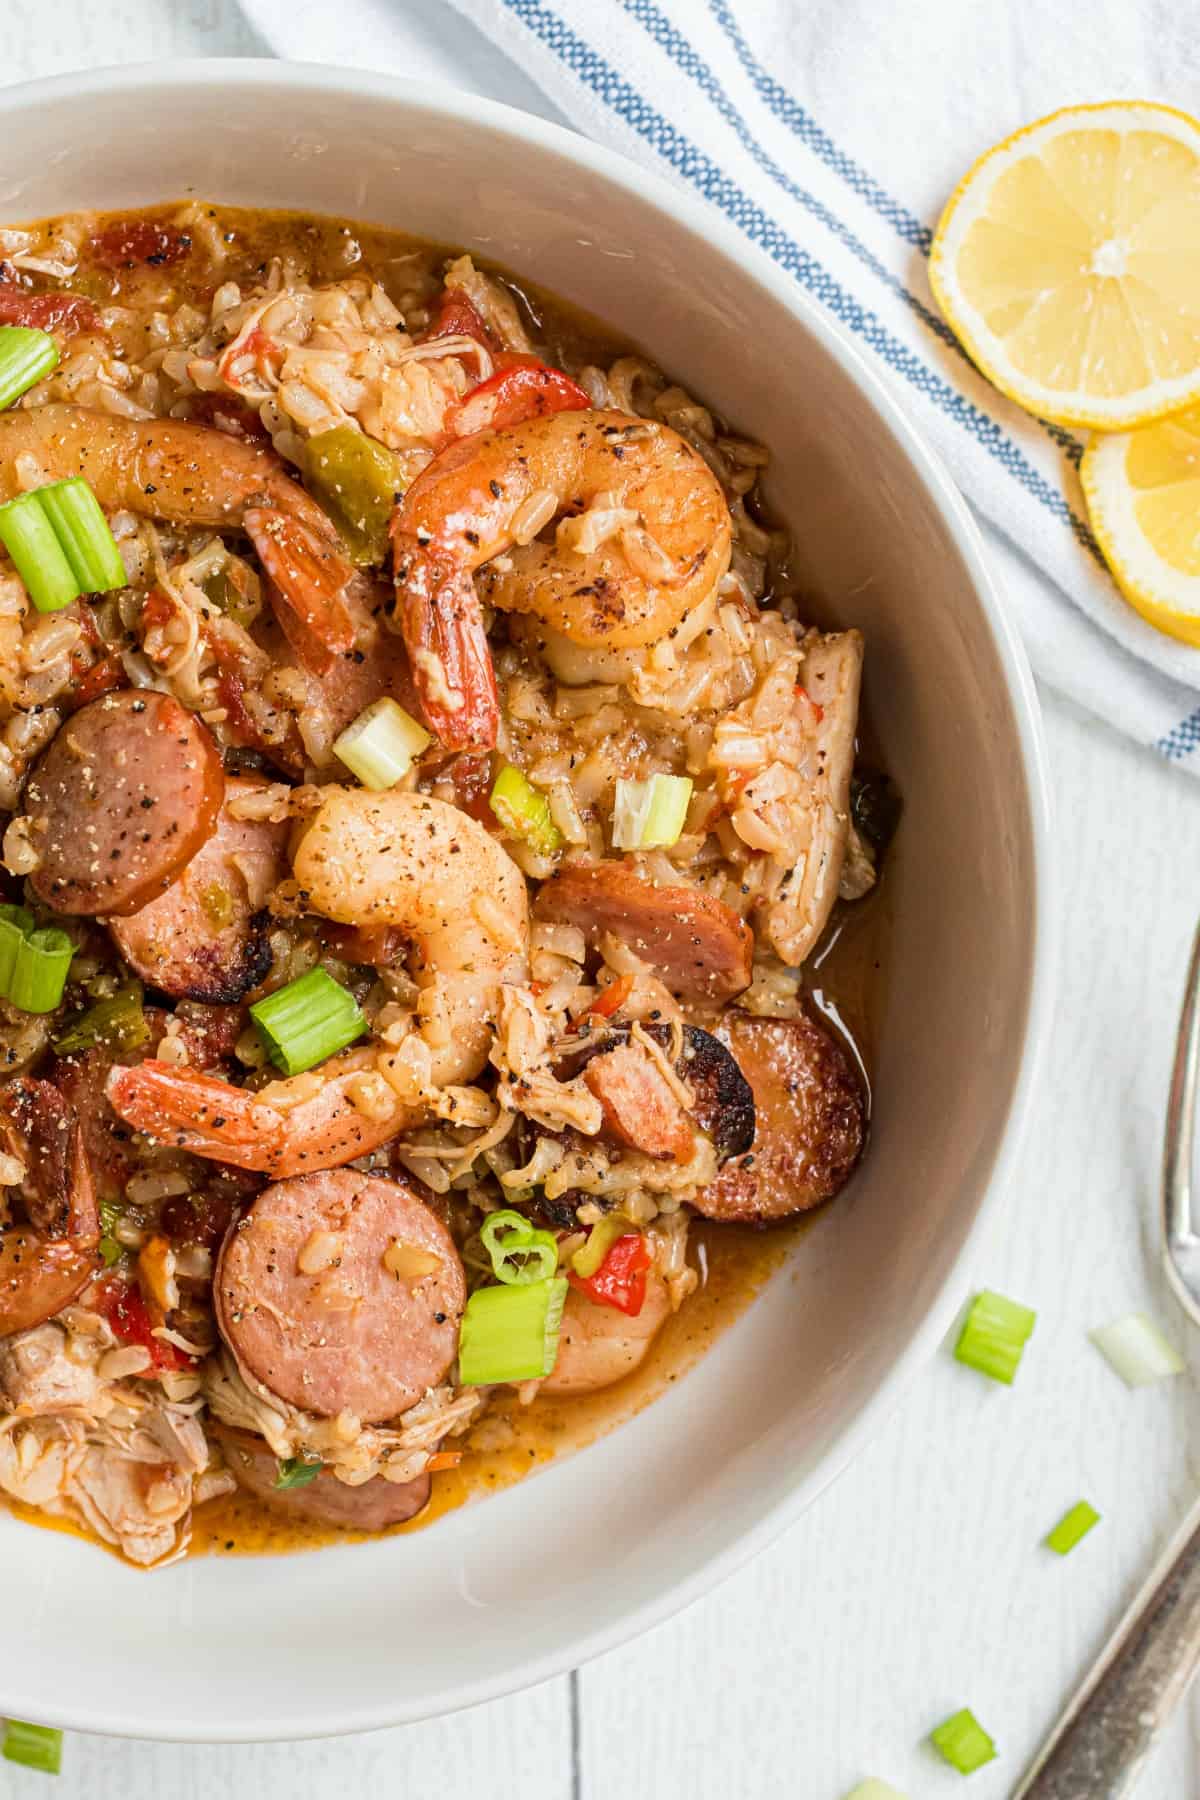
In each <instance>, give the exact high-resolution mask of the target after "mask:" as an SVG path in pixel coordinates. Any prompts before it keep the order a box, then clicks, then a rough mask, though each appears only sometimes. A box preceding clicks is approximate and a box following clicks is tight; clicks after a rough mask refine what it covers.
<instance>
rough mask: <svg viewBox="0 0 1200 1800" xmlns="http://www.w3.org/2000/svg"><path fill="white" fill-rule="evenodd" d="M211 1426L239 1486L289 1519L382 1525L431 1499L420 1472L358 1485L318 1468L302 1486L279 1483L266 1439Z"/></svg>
mask: <svg viewBox="0 0 1200 1800" xmlns="http://www.w3.org/2000/svg"><path fill="white" fill-rule="evenodd" d="M214 1429H215V1432H216V1435H217V1437H218V1438H219V1439H220V1442H221V1448H222V1450H223V1451H224V1452H225V1461H226V1462H227V1463H228V1465H229V1470H230V1473H231V1474H232V1475H233V1476H234V1478H235V1480H236V1481H237V1484H238V1486H239V1487H243V1488H245V1490H246V1492H247V1493H248V1494H253V1495H254V1496H255V1498H256V1499H258V1500H263V1501H265V1502H266V1504H267V1505H268V1506H270V1507H273V1508H274V1509H275V1510H276V1511H277V1512H281V1513H289V1514H290V1515H291V1517H292V1518H293V1519H311V1520H312V1521H313V1523H314V1524H316V1525H336V1526H337V1527H338V1529H339V1530H341V1531H383V1530H385V1529H386V1528H387V1526H389V1525H402V1524H403V1523H404V1521H405V1520H406V1519H412V1518H415V1517H416V1515H417V1514H418V1513H419V1512H420V1511H421V1509H422V1507H424V1506H428V1504H429V1490H430V1487H431V1485H432V1484H431V1481H430V1477H429V1476H428V1475H418V1476H417V1477H416V1479H415V1481H385V1480H384V1479H383V1476H382V1475H376V1476H375V1477H374V1479H373V1480H371V1481H364V1482H363V1483H362V1485H361V1486H360V1487H348V1486H347V1485H346V1483H345V1482H344V1481H339V1480H338V1478H337V1476H336V1475H334V1474H332V1473H331V1472H330V1471H329V1470H328V1469H322V1471H321V1473H320V1474H319V1475H318V1476H317V1477H316V1479H315V1480H314V1481H310V1482H308V1483H307V1484H306V1485H305V1486H304V1487H298V1488H277V1487H276V1486H275V1482H276V1479H277V1478H278V1475H279V1463H278V1461H277V1460H276V1457H275V1452H274V1451H273V1450H272V1449H271V1447H270V1445H269V1444H267V1443H264V1441H263V1439H262V1438H260V1437H255V1436H254V1435H253V1433H252V1432H249V1431H235V1430H234V1429H233V1428H232V1427H231V1426H229V1425H221V1424H217V1423H216V1422H215V1421H214Z"/></svg>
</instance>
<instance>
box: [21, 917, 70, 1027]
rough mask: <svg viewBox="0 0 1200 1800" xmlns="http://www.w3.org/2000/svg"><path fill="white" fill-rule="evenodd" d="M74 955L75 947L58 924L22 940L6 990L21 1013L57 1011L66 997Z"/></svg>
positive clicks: (33, 932)
mask: <svg viewBox="0 0 1200 1800" xmlns="http://www.w3.org/2000/svg"><path fill="white" fill-rule="evenodd" d="M74 954H75V946H74V944H73V943H72V942H71V940H70V938H69V937H68V936H67V934H66V932H65V931H60V930H59V929H58V927H57V925H48V926H46V927H45V928H44V929H43V930H41V931H31V932H30V933H29V934H28V936H27V937H23V938H22V939H21V942H20V943H19V944H18V945H17V955H16V960H15V962H14V963H13V971H12V975H11V977H10V978H9V983H8V990H7V992H8V998H9V1000H10V1001H11V1002H12V1004H13V1005H14V1006H15V1007H16V1008H17V1009H18V1011H19V1012H27V1013H49V1012H53V1011H54V1009H55V1007H56V1006H57V1005H58V1003H59V1001H60V1000H61V999H62V997H63V989H64V988H65V987H66V985H67V970H68V969H69V968H70V967H71V958H72V957H73V956H74Z"/></svg>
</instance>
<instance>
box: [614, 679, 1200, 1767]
mask: <svg viewBox="0 0 1200 1800" xmlns="http://www.w3.org/2000/svg"><path fill="white" fill-rule="evenodd" d="M1049 725H1050V739H1051V749H1052V754H1053V761H1054V768H1055V778H1056V789H1057V800H1058V828H1059V834H1060V838H1061V840H1062V852H1063V856H1062V869H1063V876H1064V888H1065V894H1064V900H1065V913H1066V917H1065V930H1064V971H1063V984H1062V993H1061V999H1060V1003H1059V1007H1058V1022H1057V1027H1056V1032H1055V1039H1054V1044H1053V1047H1052V1054H1051V1059H1050V1066H1049V1068H1048V1070H1047V1074H1046V1080H1045V1085H1044V1088H1043V1091H1042V1094H1041V1098H1040V1101H1039V1104H1038V1107H1037V1114H1036V1118H1035V1121H1034V1129H1033V1132H1032V1134H1031V1137H1030V1140H1029V1142H1028V1144H1027V1146H1026V1149H1025V1152H1024V1155H1023V1158H1022V1160H1021V1163H1020V1166H1019V1170H1018V1173H1017V1176H1016V1179H1015V1181H1014V1182H1013V1184H1012V1190H1011V1192H1010V1193H1009V1195H1008V1196H1007V1200H1006V1202H1005V1204H1004V1205H1003V1207H1002V1209H1001V1214H1000V1217H999V1218H998V1219H997V1220H996V1221H995V1223H994V1225H993V1228H992V1231H991V1235H990V1242H989V1243H988V1244H987V1245H986V1246H985V1248H984V1252H983V1254H982V1255H981V1257H980V1261H979V1267H978V1270H977V1275H978V1279H979V1281H980V1283H981V1284H982V1285H989V1286H994V1287H996V1288H999V1289H1000V1290H1001V1291H1002V1292H1005V1293H1008V1294H1011V1295H1012V1296H1013V1297H1014V1298H1017V1299H1020V1300H1023V1301H1026V1302H1028V1303H1029V1304H1030V1305H1033V1306H1035V1307H1037V1308H1038V1309H1039V1322H1038V1327H1037V1331H1036V1334H1035V1336H1034V1339H1033V1341H1032V1344H1031V1346H1030V1348H1029V1351H1028V1352H1027V1355H1026V1361H1025V1365H1024V1367H1023V1368H1022V1370H1021V1373H1020V1375H1019V1377H1018V1381H1017V1385H1016V1386H1015V1387H1014V1388H1013V1390H1012V1391H1011V1392H1010V1391H1008V1390H1006V1389H1003V1388H1000V1387H998V1386H995V1385H994V1384H991V1383H987V1382H985V1381H984V1380H982V1379H981V1378H980V1377H978V1376H976V1375H974V1374H973V1373H972V1372H970V1371H968V1370H965V1369H962V1368H960V1367H959V1366H958V1365H957V1364H956V1363H954V1362H953V1361H952V1360H951V1358H950V1357H949V1355H948V1353H946V1352H943V1354H942V1355H941V1356H939V1358H938V1359H937V1360H936V1361H935V1363H934V1364H933V1365H932V1366H931V1367H930V1368H929V1369H928V1370H927V1371H926V1372H925V1373H924V1374H923V1375H922V1376H921V1377H920V1379H919V1380H918V1383H917V1385H916V1387H915V1389H914V1390H913V1391H912V1392H911V1393H910V1394H909V1395H908V1397H907V1399H906V1401H905V1403H904V1405H903V1406H902V1409H901V1410H900V1412H899V1413H898V1414H897V1416H896V1417H895V1418H894V1420H893V1421H892V1422H891V1424H890V1427H889V1428H888V1429H887V1430H886V1431H885V1432H884V1434H883V1435H882V1436H881V1437H880V1438H879V1439H878V1440H877V1441H876V1442H875V1443H874V1444H873V1445H872V1446H871V1447H870V1448H869V1450H868V1451H867V1452H866V1454H865V1455H864V1456H863V1457H862V1458H861V1459H860V1461H859V1462H858V1463H857V1464H855V1465H854V1467H853V1468H852V1469H851V1470H850V1471H849V1472H848V1473H847V1475H846V1476H844V1477H843V1479H842V1480H841V1481H840V1482H839V1483H838V1484H837V1486H836V1487H835V1488H834V1489H833V1490H832V1491H831V1492H830V1493H828V1494H827V1495H826V1496H825V1497H824V1498H823V1500H822V1501H821V1502H820V1503H819V1504H818V1505H817V1506H816V1507H814V1508H813V1510H812V1511H811V1512H810V1513H809V1514H808V1515H807V1517H806V1518H805V1519H804V1520H803V1521H801V1523H800V1524H798V1525H797V1526H796V1527H795V1528H794V1529H793V1530H792V1532H791V1533H790V1534H789V1535H788V1536H787V1537H786V1538H785V1539H784V1540H783V1541H782V1542H781V1543H780V1544H778V1545H777V1546H775V1548H774V1549H772V1550H771V1551H769V1552H768V1553H767V1554H766V1555H765V1556H763V1557H762V1558H761V1559H760V1560H759V1561H758V1562H757V1563H756V1564H754V1565H753V1566H752V1567H751V1568H750V1569H749V1570H747V1571H745V1572H744V1573H743V1574H742V1575H741V1576H739V1577H737V1578H735V1579H734V1580H733V1581H732V1582H731V1583H729V1584H728V1585H727V1586H726V1587H724V1588H722V1589H721V1590H720V1591H719V1592H718V1593H716V1594H715V1595H713V1596H711V1597H710V1598H709V1599H708V1600H707V1601H704V1602H702V1603H701V1604H700V1605H699V1606H697V1607H695V1608H693V1609H692V1610H691V1611H690V1612H688V1613H687V1614H685V1615H684V1616H683V1617H681V1618H680V1619H678V1620H677V1621H675V1622H673V1623H672V1624H670V1625H668V1626H665V1627H663V1628H661V1629H660V1630H658V1631H657V1632H655V1633H654V1634H653V1635H652V1636H650V1637H648V1638H646V1639H643V1640H642V1642H641V1643H639V1644H637V1645H635V1646H633V1647H631V1648H630V1649H628V1650H626V1651H624V1652H622V1653H621V1654H619V1655H616V1656H610V1657H608V1658H606V1659H605V1660H604V1661H602V1662H600V1663H599V1664H596V1665H593V1666H592V1667H591V1668H589V1669H585V1670H584V1671H583V1675H582V1694H583V1708H582V1711H583V1753H584V1768H585V1771H586V1782H585V1789H584V1792H585V1800H624V1797H625V1796H627V1795H629V1794H631V1793H652V1794H654V1795H655V1796H656V1800H674V1797H675V1796H680V1797H682V1796H684V1795H686V1796H688V1797H689V1800H726V1797H727V1796H728V1795H730V1794H746V1795H753V1796H755V1800H784V1797H785V1796H786V1797H787V1800H837V1796H839V1795H842V1794H844V1793H845V1792H846V1791H847V1790H848V1789H850V1788H851V1787H852V1786H853V1785H854V1783H855V1782H856V1781H857V1780H859V1779H861V1778H862V1776H863V1775H865V1774H867V1773H875V1774H878V1775H880V1776H882V1777H884V1778H886V1779H888V1780H891V1781H892V1782H894V1783H895V1784H896V1785H897V1786H898V1787H899V1788H901V1789H902V1790H904V1791H905V1792H906V1793H908V1794H910V1795H912V1796H913V1800H936V1796H938V1795H943V1794H944V1795H946V1796H949V1795H952V1794H955V1793H957V1792H958V1791H959V1789H958V1785H957V1784H958V1782H959V1780H960V1777H959V1776H958V1775H956V1774H955V1773H953V1772H952V1771H951V1770H949V1769H948V1768H945V1767H944V1766H942V1765H939V1763H938V1762H937V1761H935V1760H934V1757H933V1755H932V1753H931V1752H930V1751H928V1750H926V1749H922V1748H921V1747H920V1740H921V1739H922V1738H923V1736H924V1735H925V1734H926V1733H927V1732H928V1730H929V1729H930V1727H931V1726H933V1725H934V1724H936V1723H937V1722H938V1721H939V1720H940V1719H941V1718H943V1717H944V1716H946V1715H947V1714H949V1713H950V1712H952V1711H955V1710H956V1709H957V1708H958V1707H960V1706H963V1705H968V1706H971V1707H972V1708H973V1709H974V1710H975V1712H976V1713H977V1715H978V1717H979V1718H980V1720H981V1721H982V1722H983V1723H984V1725H985V1726H986V1727H987V1728H988V1729H989V1730H990V1731H991V1733H992V1734H993V1736H994V1737H995V1738H996V1739H997V1740H998V1741H999V1744H1000V1746H1001V1749H1002V1752H1003V1756H1002V1760H1000V1761H998V1762H997V1763H995V1764H994V1765H993V1766H992V1767H990V1768H989V1769H987V1770H984V1771H981V1772H980V1773H979V1774H977V1775H976V1776H975V1777H974V1778H973V1780H972V1783H971V1790H970V1791H971V1795H972V1797H973V1800H1001V1796H1003V1795H1006V1794H1008V1793H1010V1792H1011V1789H1012V1786H1013V1784H1014V1782H1015V1780H1016V1779H1017V1776H1018V1774H1019V1773H1020V1772H1021V1770H1022V1768H1023V1766H1024V1764H1025V1763H1026V1761H1027V1760H1028V1758H1029V1757H1030V1755H1031V1753H1032V1752H1033V1750H1034V1747H1035V1744H1036V1743H1037V1741H1038V1740H1039V1738H1040V1737H1041V1736H1042V1734H1043V1733H1044V1732H1045V1730H1046V1728H1047V1727H1048V1726H1049V1724H1050V1723H1051V1721H1052V1718H1053V1717H1054V1715H1055V1714H1056V1711H1057V1709H1058V1707H1059V1706H1060V1704H1061V1702H1062V1701H1063V1699H1064V1698H1065V1697H1066V1694H1067V1692H1068V1690H1069V1689H1070V1687H1071V1686H1072V1684H1073V1682H1074V1680H1075V1679H1076V1678H1077V1676H1078V1675H1080V1674H1081V1673H1082V1671H1083V1667H1084V1664H1085V1662H1086V1661H1087V1659H1088V1657H1089V1655H1090V1653H1091V1652H1092V1651H1093V1650H1094V1649H1096V1648H1098V1647H1099V1645H1100V1643H1101V1642H1102V1640H1103V1638H1104V1636H1105V1633H1106V1631H1107V1629H1108V1627H1109V1625H1110V1623H1111V1622H1113V1621H1114V1620H1115V1618H1116V1617H1117V1616H1118V1615H1119V1613H1120V1611H1121V1608H1122V1604H1123V1601H1124V1598H1125V1597H1126V1596H1127V1595H1128V1594H1129V1593H1130V1592H1132V1590H1133V1589H1134V1588H1135V1587H1136V1586H1137V1584H1138V1582H1139V1580H1140V1578H1141V1576H1142V1574H1143V1573H1144V1571H1145V1570H1146V1568H1147V1567H1148V1564H1149V1562H1150V1560H1151V1559H1152V1557H1153V1555H1154V1554H1155V1553H1156V1551H1157V1549H1158V1548H1159V1546H1160V1545H1161V1543H1162V1541H1163V1540H1164V1538H1165V1537H1166V1535H1167V1534H1168V1532H1169V1531H1170V1529H1171V1527H1172V1525H1173V1522H1174V1521H1175V1520H1176V1519H1177V1518H1178V1516H1179V1515H1180V1513H1181V1512H1182V1510H1183V1508H1184V1506H1185V1504H1186V1501H1187V1498H1188V1494H1189V1478H1188V1469H1189V1465H1190V1466H1191V1467H1192V1468H1195V1466H1196V1464H1197V1454H1196V1452H1197V1422H1196V1420H1197V1409H1196V1402H1195V1392H1194V1388H1193V1387H1192V1385H1191V1384H1190V1383H1189V1382H1185V1381H1179V1382H1176V1383H1173V1384H1168V1385H1167V1386H1166V1387H1165V1388H1162V1389H1158V1390H1149V1391H1143V1392H1141V1393H1138V1394H1130V1393H1128V1392H1126V1390H1125V1389H1124V1388H1123V1386H1122V1385H1121V1384H1120V1383H1119V1382H1118V1381H1117V1379H1116V1377H1115V1376H1114V1375H1112V1373H1111V1372H1110V1371H1109V1369H1108V1368H1107V1366H1106V1365H1105V1364H1104V1363H1103V1362H1102V1360H1101V1359H1100V1357H1099V1356H1098V1354H1097V1353H1096V1352H1095V1351H1094V1350H1093V1349H1092V1348H1091V1346H1090V1345H1089V1344H1088V1342H1087V1339H1086V1336H1085V1333H1086V1331H1087V1330H1088V1328H1089V1327H1091V1326H1093V1325H1096V1324H1099V1323H1103V1322H1105V1321H1107V1320H1109V1319H1111V1318H1113V1317H1114V1316H1116V1315H1117V1314H1119V1313H1121V1312H1123V1311H1125V1310H1128V1309H1131V1308H1134V1307H1143V1306H1145V1307H1148V1308H1149V1309H1150V1310H1151V1311H1153V1312H1154V1313H1155V1314H1156V1316H1158V1317H1159V1318H1161V1319H1162V1320H1163V1321H1164V1322H1165V1323H1166V1324H1167V1325H1168V1326H1169V1328H1170V1330H1171V1332H1172V1334H1173V1335H1174V1336H1175V1337H1176V1338H1177V1339H1178V1340H1179V1341H1180V1342H1183V1341H1184V1328H1183V1325H1182V1322H1181V1320H1180V1318H1179V1315H1178V1313H1177V1312H1176V1310H1175V1309H1174V1306H1173V1303H1172V1302H1171V1300H1170V1298H1169V1297H1168V1295H1167V1293H1166V1291H1165V1287H1164V1284H1163V1282H1162V1280H1161V1279H1160V1277H1159V1275H1158V1272H1157V1252H1156V1248H1155V1235H1154V1222H1153V1217H1152V1209H1153V1206H1154V1203H1155V1199H1156V1179H1157V1165H1158V1155H1159V1132H1160V1121H1161V1117H1162V1110H1163V1104H1164V1099H1165V1092H1166V1078H1167V1068H1168V1062H1169V1057H1170V1050H1171V1039H1172V1035H1173V1031H1174V1022H1175V1015H1176V1010H1177V1005H1178V998H1179V995H1178V988H1179V984H1180V981H1181V979H1182V974H1183V969H1184V965H1185V961H1186V953H1187V946H1188V941H1189V938H1190V935H1191V932H1192V929H1193V926H1194V924H1195V916H1196V911H1197V904H1198V895H1197V889H1196V885H1195V882H1194V881H1193V880H1191V879H1190V871H1192V870H1194V868H1195V866H1196V845H1197V841H1198V838H1200V795H1197V793H1196V790H1195V788H1194V787H1193V786H1192V785H1191V784H1190V783H1189V782H1188V781H1187V780H1186V779H1185V778H1183V777H1179V776H1173V775H1172V774H1170V773H1169V772H1167V771H1165V770H1163V769H1161V768H1159V767H1158V766H1156V765H1155V764H1153V763H1152V762H1151V760H1150V759H1149V758H1148V757H1144V756H1140V755H1138V754H1136V753H1134V752H1132V751H1131V750H1130V749H1129V748H1128V747H1127V746H1126V745H1124V744H1122V743H1120V742H1119V741H1118V740H1117V739H1116V738H1114V737H1113V736H1111V735H1109V734H1108V733H1106V732H1105V731H1104V730H1103V729H1102V728H1100V727H1097V726H1095V725H1092V724H1083V723H1081V722H1080V721H1078V720H1077V719H1075V718H1073V717H1068V716H1067V714H1066V713H1065V711H1064V710H1063V709H1062V708H1060V707H1058V706H1057V705H1055V704H1052V705H1051V708H1050V719H1049ZM981 903H986V897H985V896H981ZM1193 1354H1194V1355H1195V1352H1193ZM795 1379H800V1380H802V1379H803V1371H797V1372H796V1375H795ZM1082 1496H1087V1497H1088V1498H1089V1499H1091V1500H1092V1501H1093V1502H1094V1504H1095V1505H1096V1506H1097V1507H1098V1508H1099V1509H1100V1511H1101V1512H1102V1513H1103V1514H1104V1519H1103V1523H1102V1524H1101V1525H1100V1526H1099V1527H1098V1528H1097V1529H1096V1531H1095V1532H1094V1533H1093V1534H1092V1536H1091V1537H1089V1538H1088V1539H1087V1541H1086V1542H1085V1543H1084V1544H1083V1545H1081V1546H1080V1547H1079V1549H1078V1550H1077V1551H1076V1552H1075V1553H1074V1554H1073V1555H1072V1556H1071V1557H1070V1558H1068V1559H1067V1560H1065V1561H1063V1560H1060V1559H1058V1558H1056V1557H1054V1556H1052V1555H1051V1554H1050V1553H1049V1552H1047V1551H1045V1550H1043V1549H1041V1548H1040V1547H1039V1540H1040V1539H1041V1537H1042V1536H1043V1535H1044V1534H1045V1532H1046V1531H1047V1530H1048V1529H1049V1528H1050V1527H1051V1526H1052V1525H1053V1524H1054V1523H1055V1522H1056V1520H1057V1518H1058V1517H1059V1516H1060V1514H1061V1513H1062V1512H1064V1511H1065V1510H1066V1508H1067V1507H1068V1506H1070V1505H1071V1504H1073V1503H1074V1501H1075V1500H1077V1499H1079V1498H1080V1497H1082ZM1198 1720H1200V1713H1198V1712H1197V1710H1196V1706H1195V1702H1193V1712H1192V1715H1191V1723H1192V1730H1191V1733H1189V1729H1188V1721H1187V1720H1186V1719H1180V1720H1179V1721H1178V1724H1177V1727H1176V1729H1175V1730H1174V1731H1173V1732H1172V1733H1171V1736H1170V1738H1169V1740H1168V1741H1167V1742H1166V1743H1164V1745H1163V1746H1162V1748H1161V1751H1160V1754H1159V1756H1158V1758H1157V1760H1156V1762H1155V1764H1154V1766H1153V1768H1152V1769H1151V1771H1150V1772H1149V1773H1148V1774H1147V1776H1146V1778H1145V1782H1144V1785H1143V1786H1142V1787H1141V1788H1139V1790H1138V1791H1139V1800H1141V1797H1143V1796H1144V1800H1183V1796H1185V1795H1191V1794H1196V1793H1198V1792H1200V1745H1198V1743H1197V1738H1196V1726H1197V1722H1198Z"/></svg>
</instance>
